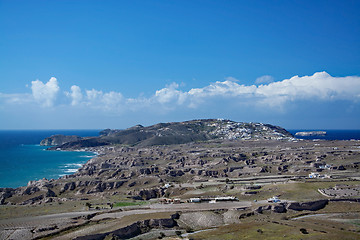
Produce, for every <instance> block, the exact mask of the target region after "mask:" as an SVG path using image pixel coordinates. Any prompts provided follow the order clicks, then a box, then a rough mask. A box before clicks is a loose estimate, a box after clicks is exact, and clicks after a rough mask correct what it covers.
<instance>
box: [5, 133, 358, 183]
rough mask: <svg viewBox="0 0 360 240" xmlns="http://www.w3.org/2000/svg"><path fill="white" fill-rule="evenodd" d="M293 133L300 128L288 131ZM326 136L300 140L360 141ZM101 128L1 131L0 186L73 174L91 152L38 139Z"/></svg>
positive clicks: (349, 135)
mask: <svg viewBox="0 0 360 240" xmlns="http://www.w3.org/2000/svg"><path fill="white" fill-rule="evenodd" d="M288 131H289V132H290V133H292V134H295V133H296V132H301V131H320V130H316V129H315V130H301V129H292V130H288ZM321 131H326V132H327V134H326V135H325V136H312V137H301V138H303V139H326V140H351V139H357V140H360V130H323V129H321ZM99 132H100V130H0V188H2V187H11V188H16V187H20V186H26V185H27V183H28V182H29V181H33V180H39V179H43V178H46V179H57V178H59V177H61V176H64V175H67V174H72V173H75V172H76V171H77V170H78V169H79V168H80V167H81V166H82V165H83V164H85V163H86V162H87V161H88V160H89V159H91V158H93V157H94V156H95V153H92V152H67V151H46V149H47V148H48V147H45V146H40V144H39V143H40V141H41V140H42V139H44V138H46V137H50V136H51V135H54V134H63V135H78V136H82V137H88V136H98V135H99Z"/></svg>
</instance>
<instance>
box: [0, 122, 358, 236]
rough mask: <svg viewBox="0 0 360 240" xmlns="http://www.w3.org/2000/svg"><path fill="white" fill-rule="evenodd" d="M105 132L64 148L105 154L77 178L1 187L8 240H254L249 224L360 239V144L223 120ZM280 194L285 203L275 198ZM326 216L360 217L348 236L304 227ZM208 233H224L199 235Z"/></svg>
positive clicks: (1, 226)
mask: <svg viewBox="0 0 360 240" xmlns="http://www.w3.org/2000/svg"><path fill="white" fill-rule="evenodd" d="M101 134H102V135H101V137H99V138H88V139H85V140H84V139H82V140H76V141H73V142H68V143H65V144H63V145H59V146H57V147H56V148H55V149H58V150H59V149H62V150H75V149H76V150H80V151H93V152H97V153H98V156H97V157H95V158H93V159H91V160H89V161H88V162H87V163H86V164H85V165H83V166H82V167H81V168H80V169H79V170H78V171H77V172H76V173H75V174H72V175H68V176H64V177H62V178H60V179H56V180H54V179H50V180H47V179H43V180H39V181H34V182H29V183H28V185H27V186H24V187H21V188H17V189H11V188H2V189H0V203H1V204H2V206H0V207H1V211H2V217H0V230H1V231H0V232H1V234H0V239H1V236H5V237H3V239H11V238H14V236H16V234H20V235H21V234H22V235H21V236H27V237H22V238H23V239H32V238H40V237H44V236H52V237H54V238H55V239H105V238H106V239H117V238H130V237H135V238H136V237H139V238H141V239H158V238H159V237H161V238H165V237H166V236H172V237H173V238H176V237H177V238H180V237H181V238H193V239H211V238H212V237H213V238H212V239H223V238H224V236H223V235H221V233H222V232H223V234H225V233H226V232H232V233H233V234H235V235H234V236H235V237H234V238H230V239H239V238H240V236H241V237H249V236H247V235H244V233H243V231H240V230H239V231H238V232H237V230H236V229H241V228H242V227H243V226H244V227H245V226H247V224H248V223H249V222H252V225H251V226H258V229H260V230H261V231H262V232H263V233H260V230H259V231H258V229H255V230H254V231H255V232H254V234H255V235H256V234H260V235H261V234H266V232H267V231H269V232H271V231H273V230H272V229H274V228H275V229H278V228H279V227H280V225H281V229H282V228H284V229H288V228H289V229H293V228H294V229H295V228H297V231H296V234H295V232H294V233H288V232H287V231H288V230H284V231H285V232H286V233H285V232H284V233H283V235H288V236H290V237H289V239H291V238H295V239H300V238H303V235H304V234H309V235H306V236H315V237H314V238H309V239H323V238H330V239H337V236H349V238H346V237H344V238H343V239H355V238H356V236H359V235H358V234H359V232H358V231H360V228H359V225H357V223H358V222H360V216H359V213H360V207H359V205H360V204H359V199H360V196H359V188H360V187H359V186H360V183H359V179H360V175H359V164H360V141H309V140H299V139H296V138H294V137H293V136H291V134H289V133H288V132H287V131H286V130H284V129H282V128H280V127H274V126H271V125H267V124H261V123H236V122H233V121H228V120H214V119H212V120H194V121H188V122H181V123H166V124H157V125H154V126H150V127H143V126H139V125H138V126H135V127H132V128H129V129H126V130H110V129H107V130H104V131H102V133H101ZM142 134H143V135H142ZM274 196H276V197H277V198H276V199H279V201H275V202H269V201H268V200H267V199H269V198H271V197H274ZM193 202H199V203H193ZM166 203H171V204H166ZM176 203H177V204H176ZM123 204H125V205H129V207H124V206H125V205H123ZM143 204H145V205H143ZM136 205H139V206H136ZM140 205H141V206H140ZM29 207H31V208H29ZM321 211H323V212H324V213H325V214H330V213H331V214H335V213H336V214H339V212H340V213H344V214H345V213H346V212H348V211H351V212H352V213H353V215H351V216H350V215H349V216H347V215H346V216H345V215H344V216H343V218H349V219H350V220H349V224H348V223H346V224H345V223H342V224H343V225H341V228H343V229H345V230H346V231H345V230H341V229H340V230H338V229H328V228H327V227H325V226H331V224H332V223H329V221H330V222H331V221H333V220H331V219H332V218H331V219H330V218H329V219H322V220H318V219H317V220H316V221H314V222H317V223H319V222H320V223H324V227H320V225H311V226H310V225H307V227H306V228H305V227H299V226H300V225H301V224H302V220H301V218H298V217H299V216H303V215H309V218H308V219H312V218H311V214H312V213H313V212H316V213H317V212H321ZM44 212H47V213H48V214H50V213H57V214H58V213H59V212H60V213H64V212H69V213H71V212H74V213H73V215H71V217H70V216H69V217H66V216H67V215H66V216H63V215H61V216H62V217H65V218H64V219H63V220H61V222H59V221H57V220H56V219H58V218H59V216H58V215H55V216H56V217H54V218H52V215H45V216H48V218H51V219H53V220H51V221H49V220H48V221H42V220H41V219H40V220H39V218H40V217H37V216H36V215H39V213H41V214H43V213H44ZM160 213H161V214H160ZM310 213H311V214H310ZM67 214H68V213H67ZM166 214H167V215H166ZM173 214H177V215H173ZM356 214H358V215H356ZM24 215H27V216H29V219H30V220H29V222H27V221H28V220H27V219H28V218H26V219H24V218H23V217H24ZM330 216H335V215H329V217H330ZM336 216H337V215H336ZM17 217H21V218H19V219H18V218H17ZM334 218H335V217H334ZM16 219H18V220H16ZM154 219H158V220H154ZM351 219H353V220H351ZM35 220H36V221H40V223H41V224H40V225H41V226H42V227H36V226H34V225H33V224H31V222H36V221H35ZM334 221H335V220H334ZM274 222H276V223H274ZM50 223H51V224H50ZM350 223H351V224H350ZM353 223H354V224H353ZM228 224H235V225H234V226H233V228H231V229H228V228H227V227H226V226H227V225H228ZM329 224H330V225H329ZM336 224H338V223H336ZM336 224H334V226H340V225H336ZM264 226H268V227H269V229H265V228H264ZM309 226H310V227H309ZM247 228H248V229H252V227H249V226H248V227H247ZM302 228H304V229H305V230H299V229H302ZM309 228H310V230H309ZM203 229H218V231H217V230H212V231H214V232H212V235H211V234H210V235H207V234H206V233H205V232H201V233H191V232H192V231H196V230H203ZM314 229H315V230H316V229H317V230H316V231H314ZM279 231H280V230H279ZM281 231H282V230H281ZM319 231H320V232H319ZM321 231H323V232H321ZM264 232H265V233H264ZM305 232H307V233H305ZM324 232H325V233H324ZM219 234H220V235H219ZM251 234H252V233H251ZM269 234H270V233H269ZM299 234H300V235H299ZM319 234H320V235H319ZM20 235H19V236H20ZM260 235H259V236H260ZM190 236H191V237H190ZM256 236H257V237H256V238H258V237H259V236H258V235H256ZM269 236H270V235H269ZM253 237H254V236H253ZM318 237H319V238H318ZM354 237H355V238H354ZM285 238H286V237H285Z"/></svg>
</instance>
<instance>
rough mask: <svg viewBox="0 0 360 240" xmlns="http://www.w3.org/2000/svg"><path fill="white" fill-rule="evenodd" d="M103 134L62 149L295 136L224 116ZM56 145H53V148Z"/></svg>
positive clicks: (287, 137) (66, 145)
mask: <svg viewBox="0 0 360 240" xmlns="http://www.w3.org/2000/svg"><path fill="white" fill-rule="evenodd" d="M100 134H101V136H100V137H94V138H84V139H80V140H77V141H72V142H68V143H65V144H63V145H61V146H59V147H56V148H60V149H76V148H83V147H96V146H104V145H111V144H123V145H130V146H142V147H143V146H154V145H171V144H182V143H189V142H196V141H206V140H211V139H226V140H234V139H242V140H249V139H277V140H284V139H292V137H293V136H292V135H291V134H290V133H289V132H287V131H286V130H285V129H283V128H281V127H278V126H273V125H270V124H263V123H244V122H234V121H231V120H222V119H202V120H191V121H185V122H171V123H158V124H155V125H152V126H148V127H144V126H141V125H136V126H134V127H131V128H128V129H125V130H111V129H105V130H103V131H101V132H100ZM53 149H54V148H51V150H53Z"/></svg>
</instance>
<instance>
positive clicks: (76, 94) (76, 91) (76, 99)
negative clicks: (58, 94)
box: [65, 85, 83, 106]
mask: <svg viewBox="0 0 360 240" xmlns="http://www.w3.org/2000/svg"><path fill="white" fill-rule="evenodd" d="M70 90H71V92H65V95H66V96H68V97H70V98H71V99H72V100H71V105H72V106H76V105H78V104H80V103H81V100H82V98H83V95H82V93H81V89H80V87H79V86H76V85H73V86H71V88H70Z"/></svg>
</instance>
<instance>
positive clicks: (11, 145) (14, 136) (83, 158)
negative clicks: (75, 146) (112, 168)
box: [0, 130, 100, 188]
mask: <svg viewBox="0 0 360 240" xmlns="http://www.w3.org/2000/svg"><path fill="white" fill-rule="evenodd" d="M99 132H100V130H0V188H3V187H10V188H16V187H20V186H26V185H27V183H28V182H29V181H33V180H39V179H43V178H46V179H57V178H59V177H61V176H64V175H67V174H72V173H75V172H76V171H77V170H78V169H79V168H80V167H81V166H82V165H83V164H85V163H86V162H87V161H88V160H89V159H91V158H93V157H94V156H95V155H96V154H95V153H92V152H69V151H46V149H47V148H48V147H46V146H40V142H41V140H42V139H44V138H46V137H50V136H51V135H55V134H63V135H78V136H81V137H87V136H98V135H99Z"/></svg>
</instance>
